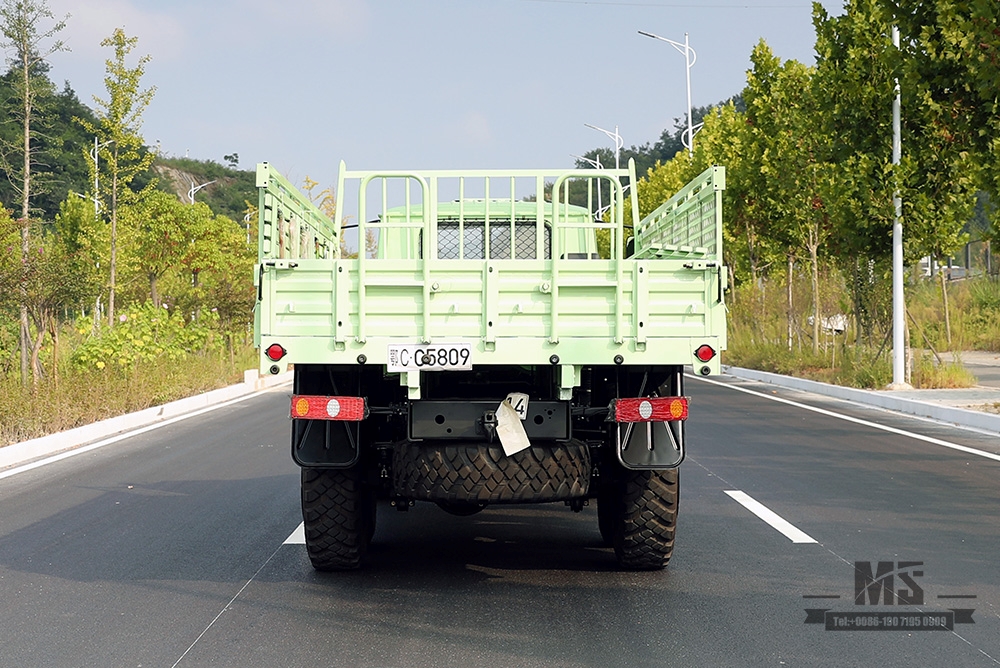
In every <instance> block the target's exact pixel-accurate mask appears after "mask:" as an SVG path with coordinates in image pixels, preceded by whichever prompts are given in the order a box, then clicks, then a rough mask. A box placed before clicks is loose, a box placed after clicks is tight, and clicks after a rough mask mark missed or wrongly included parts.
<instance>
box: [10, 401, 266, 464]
mask: <svg viewBox="0 0 1000 668" xmlns="http://www.w3.org/2000/svg"><path fill="white" fill-rule="evenodd" d="M254 396H256V393H255V394H246V395H243V396H240V397H236V398H234V399H230V400H228V401H223V402H221V403H218V404H215V405H212V406H206V407H205V408H201V409H198V410H196V411H192V412H190V413H185V414H184V415H178V416H177V417H172V418H169V419H166V420H163V421H162V422H155V423H153V424H151V425H147V426H145V427H140V428H139V429H132V430H131V431H126V432H124V433H121V434H117V435H115V436H111V437H110V438H105V439H102V440H100V441H97V442H96V443H91V444H90V445H85V446H83V447H80V448H75V449H73V450H67V451H65V452H62V453H60V454H58V455H53V456H51V457H46V458H45V459H39V460H38V461H35V462H31V463H30V464H24V465H22V466H17V467H15V468H12V469H7V470H6V471H0V480H3V479H4V478H9V477H11V476H14V475H17V474H18V473H24V472H25V471H31V470H32V469H37V468H39V467H41V466H45V465H46V464H52V463H54V462H58V461H61V460H63V459H68V458H70V457H76V456H77V455H82V454H83V453H85V452H90V451H92V450H97V449H98V448H103V447H104V446H106V445H111V444H112V443H117V442H118V441H123V440H125V439H126V438H131V437H133V436H138V435H139V434H145V433H146V432H148V431H153V430H154V429H159V428H160V427H166V426H167V425H171V424H174V423H176V422H181V421H182V420H187V419H190V418H193V417H198V416H199V415H204V414H205V413H211V412H212V411H214V410H218V409H220V408H225V407H226V406H232V405H233V404H238V403H239V402H241V401H246V400H247V399H251V398H253V397H254Z"/></svg>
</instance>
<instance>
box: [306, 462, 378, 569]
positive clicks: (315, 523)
mask: <svg viewBox="0 0 1000 668" xmlns="http://www.w3.org/2000/svg"><path fill="white" fill-rule="evenodd" d="M302 519H303V521H304V523H305V535H306V551H307V552H308V554H309V560H310V561H311V562H312V565H313V568H315V569H316V570H319V571H346V570H353V569H355V568H358V567H359V566H360V565H361V561H362V559H363V558H364V556H365V553H367V551H368V545H369V543H370V542H371V538H372V535H373V534H374V532H375V494H374V492H373V491H372V490H371V489H370V488H369V487H368V485H367V484H366V483H365V480H364V474H363V471H362V469H361V467H360V466H354V467H352V468H348V469H302Z"/></svg>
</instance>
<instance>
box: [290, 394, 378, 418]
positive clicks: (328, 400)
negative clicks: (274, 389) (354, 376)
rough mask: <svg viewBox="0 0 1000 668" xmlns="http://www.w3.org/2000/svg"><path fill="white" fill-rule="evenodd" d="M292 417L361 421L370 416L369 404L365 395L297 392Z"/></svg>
mask: <svg viewBox="0 0 1000 668" xmlns="http://www.w3.org/2000/svg"><path fill="white" fill-rule="evenodd" d="M292 417H293V418H302V419H304V420H341V421H344V422H360V421H361V420H364V419H365V418H366V417H368V404H367V403H366V402H365V400H364V398H363V397H325V396H322V397H321V396H315V395H308V394H296V395H293V396H292Z"/></svg>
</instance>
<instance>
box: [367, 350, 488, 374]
mask: <svg viewBox="0 0 1000 668" xmlns="http://www.w3.org/2000/svg"><path fill="white" fill-rule="evenodd" d="M386 367H387V368H388V370H389V371H396V372H399V371H415V370H420V371H471V370H472V346H471V345H470V344H468V343H442V344H438V345H430V344H427V345H418V344H390V345H389V354H388V357H387V361H386Z"/></svg>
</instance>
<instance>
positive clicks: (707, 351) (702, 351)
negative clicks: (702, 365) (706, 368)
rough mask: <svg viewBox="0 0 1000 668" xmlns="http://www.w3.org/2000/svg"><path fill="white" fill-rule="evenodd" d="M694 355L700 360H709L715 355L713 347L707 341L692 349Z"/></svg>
mask: <svg viewBox="0 0 1000 668" xmlns="http://www.w3.org/2000/svg"><path fill="white" fill-rule="evenodd" d="M694 356H695V357H697V358H698V359H699V360H701V361H702V362H710V361H711V360H712V358H713V357H715V348H713V347H712V346H710V345H708V344H707V343H704V344H702V345H700V346H698V349H697V350H695V351H694Z"/></svg>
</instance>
